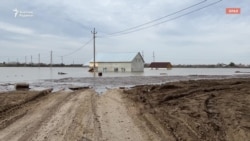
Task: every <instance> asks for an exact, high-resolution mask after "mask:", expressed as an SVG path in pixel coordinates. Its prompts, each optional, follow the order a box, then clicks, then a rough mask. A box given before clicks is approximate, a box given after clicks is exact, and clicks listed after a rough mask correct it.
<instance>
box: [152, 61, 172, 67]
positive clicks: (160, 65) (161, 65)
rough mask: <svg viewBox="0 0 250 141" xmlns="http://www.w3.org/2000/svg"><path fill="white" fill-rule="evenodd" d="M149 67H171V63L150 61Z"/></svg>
mask: <svg viewBox="0 0 250 141" xmlns="http://www.w3.org/2000/svg"><path fill="white" fill-rule="evenodd" d="M149 67H150V68H171V67H172V64H171V63H170V62H152V63H151V64H150V65H149Z"/></svg>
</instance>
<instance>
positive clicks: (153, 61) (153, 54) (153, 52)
mask: <svg viewBox="0 0 250 141" xmlns="http://www.w3.org/2000/svg"><path fill="white" fill-rule="evenodd" d="M153 62H155V52H153Z"/></svg>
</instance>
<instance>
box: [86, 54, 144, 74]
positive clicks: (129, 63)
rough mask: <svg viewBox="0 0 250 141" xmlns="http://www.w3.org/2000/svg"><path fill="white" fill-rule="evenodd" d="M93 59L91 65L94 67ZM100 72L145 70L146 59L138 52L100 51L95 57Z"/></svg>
mask: <svg viewBox="0 0 250 141" xmlns="http://www.w3.org/2000/svg"><path fill="white" fill-rule="evenodd" d="M93 60H94V59H92V60H91V61H90V62H89V67H90V68H93V66H94V65H93V64H94V63H93V62H94V61H93ZM95 62H96V63H95V66H96V68H97V71H98V72H143V71H144V59H143V57H142V56H141V54H140V53H139V52H138V53H98V54H97V55H96V59H95Z"/></svg>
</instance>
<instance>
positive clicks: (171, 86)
mask: <svg viewBox="0 0 250 141" xmlns="http://www.w3.org/2000/svg"><path fill="white" fill-rule="evenodd" d="M249 86H250V79H249V78H246V79H244V78H234V79H221V80H196V81H195V80H189V81H181V82H170V83H167V84H161V85H143V86H135V87H134V88H131V89H127V88H124V90H119V89H111V90H108V91H106V92H105V93H104V94H101V95H99V94H96V92H95V91H94V90H93V89H86V90H79V91H74V92H72V91H57V92H51V90H44V91H10V92H4V93H0V140H3V141H9V140H10V141H50V140H62V141H64V140H65V141H72V140H74V141H117V140H119V141H134V140H136V141H201V140H202V141H203V140H204V141H214V140H218V141H247V140H249V138H250V114H249V113H250V87H249Z"/></svg>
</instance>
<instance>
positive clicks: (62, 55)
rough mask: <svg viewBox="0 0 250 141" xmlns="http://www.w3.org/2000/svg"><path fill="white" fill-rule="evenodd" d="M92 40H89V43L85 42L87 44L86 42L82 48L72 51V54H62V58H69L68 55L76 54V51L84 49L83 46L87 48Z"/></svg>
mask: <svg viewBox="0 0 250 141" xmlns="http://www.w3.org/2000/svg"><path fill="white" fill-rule="evenodd" d="M92 40H93V39H90V40H89V41H87V42H86V43H85V44H84V45H83V46H81V47H80V48H78V49H76V50H74V51H72V52H70V53H67V54H64V55H62V57H65V56H70V55H72V54H74V53H76V52H77V51H79V50H81V49H82V48H84V47H85V46H87V45H88V44H89V43H90V42H91V41H92Z"/></svg>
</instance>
